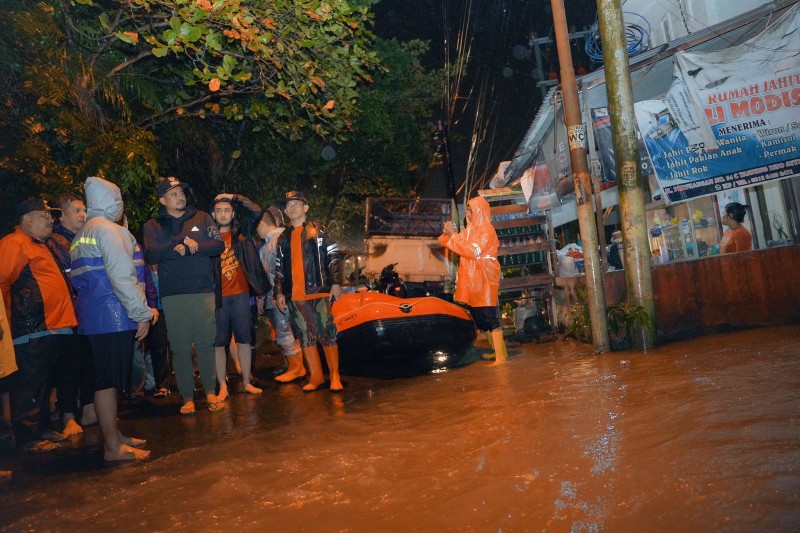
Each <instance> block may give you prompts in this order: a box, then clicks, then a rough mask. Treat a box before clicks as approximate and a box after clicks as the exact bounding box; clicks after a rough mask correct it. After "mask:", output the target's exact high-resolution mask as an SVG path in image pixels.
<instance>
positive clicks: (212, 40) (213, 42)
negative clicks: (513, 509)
mask: <svg viewBox="0 0 800 533" xmlns="http://www.w3.org/2000/svg"><path fill="white" fill-rule="evenodd" d="M206 46H207V47H209V48H211V49H212V50H216V51H217V52H219V51H220V50H222V42H221V41H220V39H219V34H218V33H217V32H215V31H209V32H208V33H207V34H206Z"/></svg>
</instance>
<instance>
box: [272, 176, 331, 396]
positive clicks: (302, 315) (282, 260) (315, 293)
mask: <svg viewBox="0 0 800 533" xmlns="http://www.w3.org/2000/svg"><path fill="white" fill-rule="evenodd" d="M285 212H286V216H287V217H288V218H289V221H290V222H291V231H289V230H287V231H284V232H283V233H282V234H281V236H280V237H279V240H278V250H277V255H276V257H275V303H276V304H277V306H278V309H279V310H280V311H281V312H282V313H285V312H286V310H287V308H288V310H289V315H290V316H291V319H292V322H293V323H294V325H295V329H296V330H297V331H298V332H299V333H300V345H301V346H302V348H303V355H304V356H305V358H306V362H307V363H308V370H309V379H308V383H307V384H306V385H305V386H304V387H303V390H304V391H306V392H310V391H314V390H317V389H318V388H319V387H320V385H322V384H323V383H324V382H325V377H324V376H323V375H322V364H321V362H320V359H319V352H318V351H317V343H319V344H321V345H322V350H323V351H324V352H325V360H326V362H327V363H328V370H329V372H330V379H331V383H330V390H331V391H332V392H340V391H341V390H342V381H341V379H340V377H339V346H338V345H337V344H336V327H335V326H334V324H333V316H332V314H331V304H332V302H333V301H334V300H337V299H338V298H339V297H341V295H342V287H341V286H340V285H339V283H338V280H339V279H340V278H341V271H340V269H341V265H340V261H339V246H338V245H337V244H336V243H335V242H333V241H332V240H331V238H330V235H328V232H327V230H326V229H325V226H323V225H322V224H321V223H319V222H314V221H309V220H307V219H306V217H307V214H308V203H307V202H306V199H305V196H303V193H301V192H299V191H292V192H288V193H286V209H285Z"/></svg>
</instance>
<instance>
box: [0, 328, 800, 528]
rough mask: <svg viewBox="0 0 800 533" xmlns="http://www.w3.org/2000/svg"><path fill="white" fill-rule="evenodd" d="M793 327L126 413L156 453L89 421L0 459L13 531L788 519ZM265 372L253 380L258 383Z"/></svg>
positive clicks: (527, 350) (796, 459)
mask: <svg viewBox="0 0 800 533" xmlns="http://www.w3.org/2000/svg"><path fill="white" fill-rule="evenodd" d="M798 344H800V326H787V327H781V328H768V329H761V330H751V331H741V332H736V333H730V334H725V335H716V336H709V337H703V338H699V339H693V340H689V341H684V342H676V343H672V344H668V345H665V346H663V347H660V348H657V349H655V350H652V351H650V352H649V353H648V354H647V355H642V354H640V353H634V352H620V353H614V354H610V355H604V356H595V355H593V353H592V349H591V347H590V346H587V345H579V344H575V343H573V342H554V343H548V344H538V345H537V344H524V345H519V346H517V347H514V348H512V349H511V355H512V357H513V358H512V360H511V362H510V363H509V364H508V365H506V366H505V367H500V368H488V367H487V366H486V364H485V363H483V362H476V363H474V364H470V365H467V366H464V367H462V368H457V369H453V370H451V371H448V372H443V373H439V374H434V375H427V376H419V377H414V378H408V379H401V380H392V381H383V380H377V379H368V378H357V377H348V378H346V389H345V391H344V393H343V394H339V395H336V394H331V393H330V392H328V391H322V392H316V393H313V394H303V393H302V392H301V390H300V386H299V385H296V384H291V385H286V386H281V387H273V386H271V385H268V386H267V388H266V389H265V392H264V394H263V395H262V396H261V397H249V396H246V395H243V394H237V395H234V396H232V397H231V400H230V401H229V402H228V407H227V409H226V410H225V411H223V412H221V413H209V412H207V411H205V410H201V409H199V410H198V414H197V416H196V417H194V418H189V419H186V418H181V417H179V416H178V413H177V403H175V402H177V399H176V394H175V393H173V395H172V396H171V397H170V398H171V399H170V402H167V403H166V404H165V403H162V404H156V405H155V407H153V408H151V409H148V410H141V411H136V412H131V413H128V414H127V415H126V416H124V417H123V420H122V421H121V427H122V430H123V432H126V433H130V434H132V435H136V436H139V437H145V438H147V439H148V441H149V446H148V448H149V449H150V450H152V458H151V460H149V461H147V462H143V463H136V464H127V465H124V466H120V467H115V468H106V467H103V465H102V461H101V459H100V454H99V448H98V444H97V439H98V435H99V430H98V429H97V428H96V427H95V428H89V429H87V433H86V435H85V436H84V437H83V438H82V440H79V441H78V442H77V443H76V444H75V445H73V447H71V448H68V449H66V450H62V451H59V452H58V453H57V454H54V455H53V456H49V457H44V456H25V457H12V456H9V455H7V454H6V455H4V456H2V457H0V468H2V469H11V470H13V471H14V477H13V479H12V480H10V481H6V482H2V483H0V493H2V497H0V517H1V518H0V525H1V526H2V527H3V528H4V529H5V530H8V531H25V530H36V531H49V530H57V531H66V530H77V531H85V530H97V531H99V530H111V529H112V528H113V530H114V531H166V530H170V529H171V530H175V531H189V530H194V531H222V530H233V529H238V530H243V531H276V532H277V531H355V532H360V531H411V530H417V531H487V532H488V531H576V532H583V531H587V532H591V531H709V530H712V531H720V530H724V531H790V530H795V531H796V530H798V529H800V418H799V417H800V348H798ZM267 378H268V376H266V375H265V376H264V379H263V380H262V382H265V381H266V380H267Z"/></svg>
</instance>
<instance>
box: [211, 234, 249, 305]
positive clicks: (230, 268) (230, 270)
mask: <svg viewBox="0 0 800 533" xmlns="http://www.w3.org/2000/svg"><path fill="white" fill-rule="evenodd" d="M231 235H232V233H231V232H230V231H225V232H220V236H221V237H222V240H223V241H224V242H225V251H223V252H222V255H220V256H219V258H220V261H221V262H222V296H236V295H237V294H242V293H243V292H248V291H250V286H249V285H248V284H247V278H245V277H244V270H242V265H241V263H239V260H238V259H237V258H236V254H234V253H233V247H232V246H231Z"/></svg>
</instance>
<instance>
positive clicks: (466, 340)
mask: <svg viewBox="0 0 800 533" xmlns="http://www.w3.org/2000/svg"><path fill="white" fill-rule="evenodd" d="M333 321H334V323H335V324H336V328H337V331H338V335H337V340H338V342H339V354H340V355H339V366H340V368H341V369H342V371H343V372H346V373H348V374H365V375H370V374H382V375H383V377H391V376H392V375H397V376H402V375H414V374H421V373H427V372H430V371H431V370H433V369H436V368H442V367H447V366H450V365H452V364H455V363H457V362H458V360H459V359H461V357H462V356H463V355H464V352H466V350H467V348H469V347H470V346H471V345H472V342H473V341H474V340H475V323H474V322H473V321H472V317H471V316H470V314H469V313H468V312H467V310H466V309H464V308H462V307H459V306H458V305H456V304H452V303H449V302H446V301H444V300H442V299H440V298H435V297H433V296H426V297H423V298H397V297H394V296H389V295H388V294H383V293H380V292H363V293H357V294H345V295H342V297H341V298H340V299H339V300H338V301H337V302H335V303H334V304H333Z"/></svg>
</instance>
